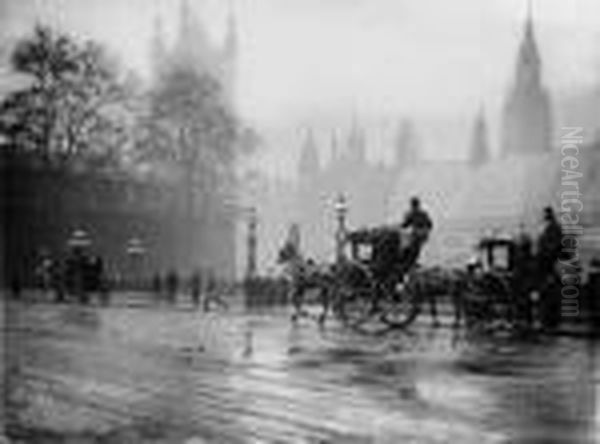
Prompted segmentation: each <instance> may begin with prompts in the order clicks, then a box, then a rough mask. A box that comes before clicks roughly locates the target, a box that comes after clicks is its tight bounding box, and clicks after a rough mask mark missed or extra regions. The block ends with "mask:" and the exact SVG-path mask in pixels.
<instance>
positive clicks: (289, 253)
mask: <svg viewBox="0 0 600 444" xmlns="http://www.w3.org/2000/svg"><path fill="white" fill-rule="evenodd" d="M277 262H278V263H279V264H282V265H285V267H286V268H285V271H286V272H285V276H286V278H287V280H288V281H289V282H290V292H291V294H290V299H291V302H292V305H293V306H294V313H293V314H292V321H293V322H296V321H297V320H298V319H300V318H303V317H304V318H309V317H310V314H309V313H308V312H307V311H306V310H304V309H303V305H304V303H305V299H306V294H307V293H308V292H309V291H316V292H317V294H318V299H319V303H320V305H321V307H322V312H321V314H320V315H319V316H318V318H317V321H318V323H319V325H321V326H322V325H324V323H325V320H326V318H327V315H328V313H329V308H330V305H331V300H332V294H333V288H334V287H333V285H334V276H333V272H332V269H331V266H329V265H322V264H316V263H315V262H314V261H313V260H312V259H305V258H304V257H303V256H302V255H301V254H300V252H299V251H298V249H297V248H296V247H295V246H294V245H293V244H292V243H289V242H288V243H286V244H285V245H284V246H283V248H282V249H281V250H280V251H279V255H278V258H277Z"/></svg>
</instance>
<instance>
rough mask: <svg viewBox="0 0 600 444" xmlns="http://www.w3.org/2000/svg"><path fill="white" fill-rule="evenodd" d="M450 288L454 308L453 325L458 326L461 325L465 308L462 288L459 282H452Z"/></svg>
mask: <svg viewBox="0 0 600 444" xmlns="http://www.w3.org/2000/svg"><path fill="white" fill-rule="evenodd" d="M450 288H451V292H450V298H451V300H452V308H453V309H454V323H453V324H452V325H453V327H454V328H457V327H460V324H461V321H462V316H463V310H464V307H463V306H462V302H463V301H462V294H461V288H460V285H458V284H457V283H452V284H451V287H450Z"/></svg>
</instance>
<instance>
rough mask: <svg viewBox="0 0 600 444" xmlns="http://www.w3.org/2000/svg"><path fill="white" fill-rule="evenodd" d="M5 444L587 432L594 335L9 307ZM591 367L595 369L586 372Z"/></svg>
mask: <svg viewBox="0 0 600 444" xmlns="http://www.w3.org/2000/svg"><path fill="white" fill-rule="evenodd" d="M6 314H7V321H6V327H5V330H4V331H5V334H6V336H5V342H4V343H5V347H6V350H5V354H6V356H5V358H6V360H5V362H6V365H5V370H6V372H7V379H6V381H7V384H8V386H7V387H8V397H7V405H6V418H7V425H8V429H7V432H9V434H10V435H12V437H13V438H14V442H40V443H59V442H60V443H65V442H66V443H125V442H127V443H131V442H145V443H197V442H217V443H229V442H231V443H263V442H264V443H276V442H277V443H279V442H281V443H352V442H356V443H410V442H414V443H504V442H510V443H552V442H556V443H580V442H581V443H583V442H590V443H591V442H594V434H595V435H596V436H598V425H597V424H598V421H597V418H596V419H595V418H594V411H595V408H594V402H595V398H596V396H595V393H594V388H595V387H597V385H598V382H597V377H596V379H594V371H593V368H594V362H593V356H594V353H593V346H592V344H590V343H589V342H587V341H585V340H582V339H570V338H538V339H535V340H528V341H526V342H525V341H516V340H514V339H507V338H504V339H501V338H496V339H490V338H477V337H470V336H469V335H467V334H466V333H465V331H464V330H452V329H450V328H446V327H443V328H437V329H433V328H430V327H429V325H428V323H427V322H420V323H417V324H416V325H415V326H414V327H412V328H411V329H409V330H408V331H401V332H400V331H399V332H393V333H389V334H386V335H381V336H366V335H361V334H358V333H355V332H351V331H348V330H346V329H343V328H342V327H341V326H339V325H337V324H336V323H335V322H332V323H330V324H329V325H328V326H326V327H325V328H324V329H319V328H318V327H317V326H316V324H314V323H312V322H311V321H305V322H302V323H300V324H298V325H296V326H293V325H292V324H291V323H290V321H289V313H288V312H287V311H286V310H285V309H276V310H275V309H274V310H265V311H262V312H260V313H256V312H255V313H245V312H244V311H243V310H241V309H240V310H236V309H234V310H231V311H229V312H226V313H202V312H200V311H195V310H191V309H187V308H183V307H181V308H176V309H172V308H156V307H153V308H135V309H133V308H95V307H78V306H74V305H61V306H57V305H47V304H34V305H28V306H26V305H10V306H8V307H7V310H6ZM596 376H597V374H596Z"/></svg>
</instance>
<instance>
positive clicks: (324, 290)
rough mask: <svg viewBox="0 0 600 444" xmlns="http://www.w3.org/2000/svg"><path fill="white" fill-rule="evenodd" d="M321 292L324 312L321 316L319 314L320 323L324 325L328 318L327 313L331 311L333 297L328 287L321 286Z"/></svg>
mask: <svg viewBox="0 0 600 444" xmlns="http://www.w3.org/2000/svg"><path fill="white" fill-rule="evenodd" d="M319 292H320V293H321V295H320V296H321V305H322V307H323V312H322V313H321V316H319V325H320V326H321V327H323V326H324V325H325V321H326V320H327V313H328V312H329V307H330V303H331V299H330V294H329V288H328V287H325V286H321V287H320V289H319Z"/></svg>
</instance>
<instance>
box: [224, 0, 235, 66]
mask: <svg viewBox="0 0 600 444" xmlns="http://www.w3.org/2000/svg"><path fill="white" fill-rule="evenodd" d="M238 45H239V38H238V25H237V17H236V13H235V8H234V6H233V1H232V0H229V12H228V14H227V31H226V35H225V48H224V50H225V53H226V55H227V57H229V58H232V59H233V58H235V57H236V56H237V52H238Z"/></svg>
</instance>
